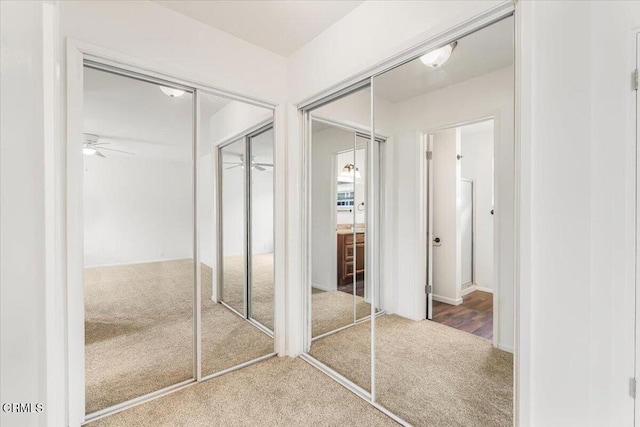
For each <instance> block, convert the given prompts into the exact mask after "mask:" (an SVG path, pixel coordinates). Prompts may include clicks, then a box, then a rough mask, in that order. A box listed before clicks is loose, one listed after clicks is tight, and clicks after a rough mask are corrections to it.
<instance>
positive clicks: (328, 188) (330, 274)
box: [311, 126, 354, 291]
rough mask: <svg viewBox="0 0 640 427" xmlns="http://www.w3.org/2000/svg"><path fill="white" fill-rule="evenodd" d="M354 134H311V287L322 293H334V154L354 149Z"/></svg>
mask: <svg viewBox="0 0 640 427" xmlns="http://www.w3.org/2000/svg"><path fill="white" fill-rule="evenodd" d="M353 142H354V137H353V132H350V131H348V130H344V129H341V128H337V127H333V126H332V127H329V128H326V129H323V130H321V131H319V132H314V133H313V136H312V143H311V153H312V154H311V156H312V157H311V161H312V164H311V197H312V200H311V212H312V214H311V224H312V227H311V230H312V231H311V253H312V266H311V280H312V284H313V286H314V287H317V288H319V289H322V290H325V291H332V290H336V289H337V286H338V284H337V280H336V277H337V276H336V274H337V273H336V270H335V268H336V267H335V265H336V262H337V261H336V259H335V258H334V257H333V256H326V254H335V253H336V245H337V240H336V239H337V235H336V230H335V225H334V221H335V215H336V203H335V189H334V188H333V185H334V178H333V177H332V175H333V171H334V164H335V160H336V159H335V154H336V153H337V152H339V151H344V150H349V149H353Z"/></svg>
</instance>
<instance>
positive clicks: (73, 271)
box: [47, 39, 281, 426]
mask: <svg viewBox="0 0 640 427" xmlns="http://www.w3.org/2000/svg"><path fill="white" fill-rule="evenodd" d="M66 42H67V43H66V54H67V55H66V58H67V60H66V98H67V105H66V123H65V129H66V137H63V141H64V142H66V146H64V147H63V153H62V155H63V157H64V159H65V160H66V163H65V162H62V163H59V164H57V165H56V167H57V168H59V170H61V172H60V174H61V176H62V179H63V183H62V184H61V185H62V188H63V189H64V190H66V194H65V195H63V199H62V204H63V205H64V206H65V207H66V219H65V220H64V230H63V231H62V233H63V236H64V237H65V243H66V250H65V251H64V253H62V254H60V255H59V256H58V257H57V261H58V262H59V263H60V264H61V265H63V266H64V268H66V276H65V279H66V286H65V287H64V290H63V291H64V293H63V295H62V296H61V298H64V304H65V305H66V306H65V307H64V308H61V311H60V313H58V314H59V316H60V317H59V321H60V322H63V323H64V324H65V325H66V326H65V332H66V336H67V339H66V344H65V346H64V348H65V350H66V352H65V354H60V355H59V357H61V358H62V359H64V363H65V365H66V372H65V373H64V374H63V376H64V381H65V383H66V385H67V390H68V395H67V408H68V423H69V425H72V426H76V425H82V424H85V423H87V422H89V421H94V420H97V419H99V418H103V417H106V416H108V415H112V414H114V413H117V412H120V411H123V410H125V409H128V408H130V407H132V406H135V405H138V404H140V403H143V402H146V401H149V400H152V399H155V398H158V397H161V396H164V395H166V394H169V393H172V392H174V391H177V390H180V389H182V388H184V387H188V386H190V385H193V384H196V383H197V382H199V381H204V380H207V379H210V378H213V377H216V376H220V375H223V374H225V373H227V372H230V371H233V370H236V369H240V368H242V367H245V366H248V365H250V364H252V363H256V362H258V361H261V360H264V359H266V358H269V357H272V356H273V355H275V354H276V353H275V351H274V352H273V353H270V354H268V355H265V356H262V357H260V358H258V359H255V360H251V361H248V362H245V363H242V364H240V365H237V366H234V367H232V368H229V369H226V370H224V371H221V372H218V373H215V374H213V375H209V376H207V377H203V376H202V374H201V364H200V361H201V354H200V343H201V319H200V315H201V296H200V292H201V289H200V288H201V286H200V268H199V263H200V248H199V242H198V209H197V191H198V182H197V174H198V166H197V161H196V160H197V159H198V151H197V148H198V146H199V145H200V140H201V135H200V133H199V119H200V117H199V115H200V94H201V93H207V94H211V95H215V96H220V97H224V98H227V99H231V100H235V101H240V102H243V103H246V104H250V105H253V106H257V107H262V108H265V109H268V110H270V111H272V115H273V117H272V119H270V122H273V123H275V122H276V121H277V120H276V104H275V103H272V102H268V101H263V100H260V99H256V98H252V97H248V96H244V95H241V94H238V93H234V92H230V91H226V90H222V89H218V88H215V87H212V86H208V85H206V84H203V83H201V82H198V81H195V80H192V79H189V78H182V77H178V75H179V74H180V73H178V72H173V73H171V74H169V73H167V72H166V71H165V70H164V69H165V68H166V67H164V66H158V65H157V64H155V63H152V62H150V61H144V60H140V59H139V58H136V57H134V56H131V55H127V54H122V53H119V52H114V51H111V50H109V49H104V48H102V47H99V46H95V45H92V44H90V43H85V42H81V41H78V40H73V39H67V40H66ZM85 65H90V66H91V67H92V68H96V69H101V70H104V71H109V72H112V73H114V74H118V75H122V76H124V77H130V78H136V79H139V80H143V81H147V82H150V83H154V84H163V85H166V86H169V87H174V88H180V89H184V90H186V91H188V92H191V93H193V117H192V120H193V133H192V136H193V142H192V144H193V146H192V154H193V167H192V173H193V178H192V180H193V181H192V183H193V185H192V191H193V196H192V197H193V200H192V209H193V236H194V237H193V248H194V252H193V262H194V268H195V277H194V284H193V286H194V299H193V301H194V323H193V331H194V335H193V337H194V340H193V341H194V352H193V367H194V368H193V376H192V378H191V379H189V380H186V381H183V382H180V383H177V384H174V385H172V386H169V387H165V388H163V389H160V390H157V391H154V392H152V393H149V394H146V395H143V396H139V397H137V398H134V399H131V400H128V401H125V402H122V403H120V404H117V405H113V406H111V407H108V408H105V409H102V410H100V411H96V412H94V413H90V414H86V413H85V369H84V367H85V360H84V358H85V353H84V352H85V337H84V327H85V326H84V324H85V316H84V310H85V307H84V242H83V240H84V230H83V224H84V217H83V203H84V196H83V185H84V183H83V181H84V179H83V154H82V150H79V149H78V147H82V143H83V140H82V134H83V109H84V107H83V95H84V92H83V76H84V67H85ZM274 129H275V128H274ZM275 151H276V144H275V142H274V170H275V165H276V163H277V160H276V159H277V158H278V154H277V153H275ZM65 180H66V182H64V181H65ZM274 181H275V179H274ZM274 186H275V184H274ZM274 204H275V195H274ZM274 223H275V221H274ZM274 226H275V225H274ZM274 260H275V257H274ZM275 271H277V269H275V268H274V272H275ZM274 274H275V273H274ZM276 306H281V304H276V303H274V317H277V314H276V313H275V307H276ZM56 317H57V316H56ZM276 329H278V327H276ZM273 337H274V348H277V347H278V344H277V342H278V341H279V340H280V338H278V334H276V333H274V334H273ZM47 357H48V359H49V358H50V357H55V356H47Z"/></svg>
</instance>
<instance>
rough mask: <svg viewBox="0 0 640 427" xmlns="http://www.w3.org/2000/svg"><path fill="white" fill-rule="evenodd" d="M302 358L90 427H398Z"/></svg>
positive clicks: (257, 368)
mask: <svg viewBox="0 0 640 427" xmlns="http://www.w3.org/2000/svg"><path fill="white" fill-rule="evenodd" d="M395 425H397V424H396V423H395V422H394V421H393V420H391V419H390V418H388V417H387V416H386V415H384V414H383V413H381V412H380V411H378V410H376V409H374V408H373V407H371V406H370V405H369V404H367V403H366V402H365V401H363V400H362V399H360V398H359V397H357V396H356V395H354V394H353V393H351V392H350V391H348V390H347V389H345V388H344V387H342V386H341V385H339V384H338V383H337V382H335V381H333V380H332V379H330V378H329V377H328V376H326V375H325V374H323V373H321V372H320V371H318V370H317V369H315V368H314V367H312V366H311V365H309V364H307V363H306V362H304V361H302V360H301V359H291V358H272V359H269V360H266V361H264V362H260V363H257V364H255V365H251V366H249V367H247V368H243V369H240V370H238V371H234V372H231V373H229V374H227V375H223V376H221V377H218V378H214V379H211V380H209V381H204V382H201V383H199V384H196V385H193V386H190V387H187V388H185V389H182V390H180V391H177V392H175V393H171V394H169V395H167V396H164V397H161V398H159V399H156V400H153V401H151V402H147V403H144V404H142V405H138V406H135V407H133V408H130V409H127V410H125V411H122V412H120V413H117V414H114V415H111V416H108V417H105V418H102V419H99V420H96V421H94V422H92V423H89V424H88V426H90V427H130V426H138V427H146V426H154V427H156V426H157V427H170V426H171V427H173V426H176V427H187V426H189V427H198V426H231V427H235V426H238V427H240V426H326V427H328V426H356V427H357V426H395Z"/></svg>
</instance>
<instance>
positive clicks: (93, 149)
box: [82, 133, 135, 159]
mask: <svg viewBox="0 0 640 427" xmlns="http://www.w3.org/2000/svg"><path fill="white" fill-rule="evenodd" d="M83 136H84V140H83V143H82V153H83V154H84V155H85V156H98V157H102V158H103V159H105V158H106V157H107V156H105V155H104V154H102V153H101V152H100V150H108V151H115V152H118V153H123V154H129V155H135V153H130V152H129V151H122V150H116V149H115V148H108V147H105V145H109V144H110V143H109V142H99V140H100V136H99V135H96V134H93V133H85V134H84V135H83Z"/></svg>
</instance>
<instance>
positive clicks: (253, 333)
mask: <svg viewBox="0 0 640 427" xmlns="http://www.w3.org/2000/svg"><path fill="white" fill-rule="evenodd" d="M211 283H212V280H211V269H210V268H208V267H207V266H204V265H203V269H202V295H203V297H202V372H203V375H207V374H211V373H214V372H218V371H221V370H223V369H227V368H230V367H233V366H235V365H237V364H239V363H242V362H246V361H248V360H252V359H255V358H257V357H260V356H263V355H265V354H269V353H272V352H273V340H272V339H271V338H270V337H268V336H267V335H265V334H264V333H263V332H261V331H259V330H258V329H257V328H255V327H254V326H252V325H251V324H249V323H248V322H247V321H245V320H243V319H241V318H240V317H239V316H238V315H236V314H235V313H232V312H231V311H230V310H228V309H227V308H225V307H223V306H222V305H221V304H214V303H213V301H211ZM85 344H86V345H85V372H86V411H87V413H92V412H95V411H97V410H100V409H104V408H106V407H109V406H112V405H114V404H117V403H121V402H124V401H127V400H130V399H133V398H135V397H138V396H142V395H144V394H147V393H151V392H153V391H156V390H159V389H161V388H164V387H167V386H170V385H173V384H176V383H179V382H181V381H184V380H188V379H190V378H192V372H193V263H192V261H190V260H178V261H165V262H158V263H148V264H135V265H128V266H116V267H99V268H87V269H85Z"/></svg>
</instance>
